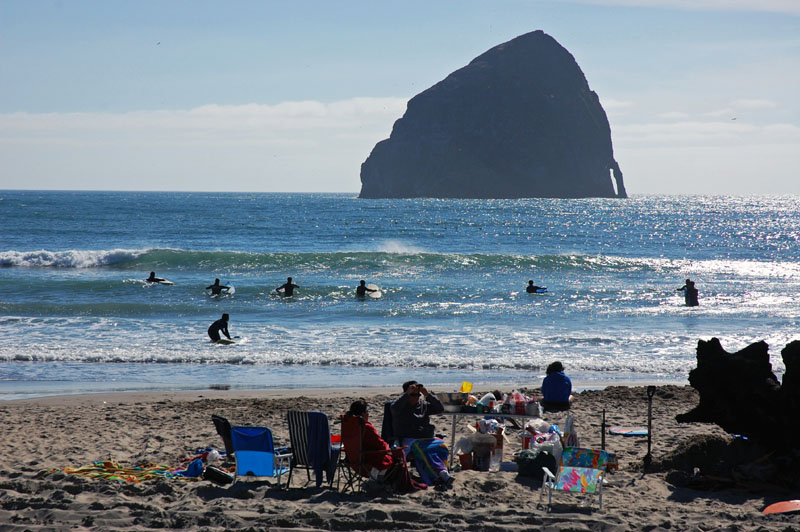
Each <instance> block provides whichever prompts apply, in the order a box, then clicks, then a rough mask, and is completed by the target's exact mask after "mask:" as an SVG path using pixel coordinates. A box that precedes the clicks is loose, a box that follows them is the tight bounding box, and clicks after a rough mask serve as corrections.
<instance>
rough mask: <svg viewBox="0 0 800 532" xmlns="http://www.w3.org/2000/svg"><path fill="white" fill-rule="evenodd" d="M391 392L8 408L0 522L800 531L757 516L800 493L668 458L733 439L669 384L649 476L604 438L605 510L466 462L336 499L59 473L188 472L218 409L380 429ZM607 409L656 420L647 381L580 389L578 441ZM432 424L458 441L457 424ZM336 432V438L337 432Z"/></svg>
mask: <svg viewBox="0 0 800 532" xmlns="http://www.w3.org/2000/svg"><path fill="white" fill-rule="evenodd" d="M490 389H491V388H489V389H487V390H476V391H478V392H481V391H489V390H490ZM433 391H436V390H433ZM528 391H529V392H533V391H534V390H532V389H531V390H528ZM395 394H396V391H395V390H390V389H359V390H314V391H298V390H291V391H288V390H287V391H225V390H207V391H201V392H182V393H149V394H115V395H81V396H65V397H49V398H41V399H34V400H24V401H14V402H8V403H3V404H1V405H0V416H2V420H3V437H2V440H3V443H4V446H3V447H4V451H5V455H6V458H5V460H4V461H3V465H2V466H0V530H119V529H126V530H149V529H163V528H179V529H181V528H182V529H193V530H261V529H265V530H386V529H391V530H409V529H414V530H418V531H427V530H448V531H449V530H522V529H542V530H565V531H566V530H570V531H581V530H592V531H611V530H646V531H653V530H656V531H660V530H670V531H675V530H703V531H711V530H726V531H733V530H765V531H771V530H775V531H778V530H781V531H783V530H796V529H797V528H796V527H797V526H800V522H799V521H798V518H797V516H796V515H792V514H783V515H773V516H764V515H762V514H761V510H762V509H763V508H764V507H765V506H767V505H768V504H770V503H772V502H776V501H781V500H788V499H792V498H796V493H795V494H794V495H793V493H792V492H787V491H782V490H780V489H765V488H763V487H760V488H756V487H752V486H751V487H749V488H748V487H747V484H746V483H736V482H733V481H731V482H726V481H725V479H724V478H723V479H721V478H720V477H719V475H717V476H715V477H713V478H714V479H716V481H715V482H709V481H708V479H707V478H706V479H705V480H706V481H705V482H699V480H700V479H703V471H702V469H703V468H705V467H706V465H705V464H706V462H707V460H706V461H705V462H702V463H701V462H700V461H699V462H698V464H691V463H689V464H684V466H683V470H682V471H674V470H672V468H670V467H664V464H667V463H677V462H676V461H674V460H671V458H674V454H675V452H676V450H678V449H681V448H685V447H686V446H688V445H689V444H690V443H692V442H693V441H700V440H703V439H707V438H717V439H722V440H729V439H730V437H729V436H728V435H726V434H725V433H724V432H723V431H721V430H720V429H719V428H718V427H716V426H713V425H705V424H687V425H679V424H678V423H677V422H676V421H675V419H674V417H675V415H676V414H678V413H681V412H686V411H688V410H689V409H690V408H692V407H693V406H694V405H695V404H696V402H697V394H696V392H695V391H694V390H693V389H691V388H689V387H683V386H660V387H659V388H658V391H657V393H656V396H655V398H654V401H653V427H654V428H653V457H654V467H653V468H652V471H650V472H648V473H646V474H643V472H642V460H643V458H644V456H645V454H646V452H647V443H646V438H643V437H634V438H628V437H620V436H611V435H607V436H606V448H607V449H608V450H609V451H612V452H614V453H616V455H617V457H618V460H619V471H618V472H617V473H616V474H613V475H610V476H609V477H608V484H607V486H606V488H605V491H604V498H603V509H602V511H598V510H597V509H596V504H595V509H594V510H593V511H592V510H590V509H589V508H587V507H586V506H585V505H580V504H579V503H581V501H582V499H581V498H580V497H578V496H574V495H562V496H561V497H557V498H556V499H555V501H556V502H557V504H556V505H555V506H554V508H553V510H552V511H551V512H548V511H547V509H546V508H545V507H544V506H542V505H540V504H539V496H540V483H539V482H538V481H535V480H531V479H530V478H527V477H521V476H519V475H517V473H515V472H511V471H500V472H478V471H471V470H469V471H459V472H456V473H454V475H455V477H456V481H455V485H454V487H453V489H451V490H449V491H436V490H433V489H429V490H426V491H419V492H415V493H412V494H406V495H397V494H387V493H385V492H384V491H382V490H367V491H366V492H365V493H357V494H353V493H340V492H338V491H336V490H335V489H329V488H319V489H318V488H315V487H313V484H312V485H311V487H307V488H304V487H303V482H304V481H305V474H304V473H303V472H302V471H300V474H299V475H297V476H296V477H295V479H294V480H293V483H292V487H291V489H289V490H288V491H279V490H277V489H274V488H273V487H271V486H270V485H269V484H253V483H238V484H236V485H234V486H218V485H215V484H213V483H211V482H209V481H206V480H189V481H187V480H178V479H163V478H162V479H157V480H150V481H144V482H141V483H130V482H120V481H109V480H99V479H89V478H84V477H81V476H75V475H67V474H64V473H63V472H62V471H58V470H61V469H63V468H65V467H79V466H84V465H87V464H90V463H91V462H93V461H98V460H113V461H116V462H118V463H120V464H126V465H137V464H140V463H147V462H152V463H158V464H165V465H168V466H177V465H179V464H180V459H181V458H185V457H191V456H192V455H193V452H194V450H196V449H198V448H205V447H207V446H214V447H217V448H224V446H223V442H222V440H221V439H220V437H219V436H218V435H217V433H216V431H215V429H214V426H213V424H212V423H211V415H212V414H219V415H222V416H224V417H226V418H227V419H229V420H230V421H231V423H233V424H241V425H265V426H268V427H270V428H271V429H272V430H273V433H274V436H275V440H276V445H288V444H289V436H288V429H287V424H286V412H287V411H288V410H290V409H300V410H320V411H322V412H325V413H326V414H328V416H329V417H330V418H331V419H335V418H336V417H337V416H338V415H339V414H340V413H342V412H344V411H345V410H346V409H347V406H348V405H349V404H350V403H351V402H352V401H353V400H354V399H356V398H358V397H365V398H367V400H368V402H369V404H370V408H371V413H372V421H373V423H374V424H375V425H376V426H380V421H381V413H382V407H381V405H382V403H383V402H384V401H386V400H389V399H391V398H393V397H394V396H395ZM604 408H605V410H606V416H607V423H608V426H609V427H611V426H615V425H646V423H647V397H646V391H645V388H643V387H608V388H606V389H604V390H588V391H584V392H581V393H577V394H576V395H575V401H574V406H573V409H572V413H573V415H574V416H575V420H576V428H577V431H578V434H579V437H580V440H581V444H582V445H583V446H591V447H599V446H600V443H601V431H600V421H601V411H602V409H604ZM564 418H565V415H564V414H548V415H546V420H547V421H549V422H551V423H563V421H564ZM433 421H434V423H435V424H436V426H437V432H440V433H443V434H444V435H445V436H446V441H447V442H448V444H449V442H450V435H451V434H450V433H451V429H450V421H449V419H446V418H443V417H434V418H433ZM467 423H469V420H462V421H461V422H460V423H459V426H458V427H457V436H462V435H467V434H468V433H469V431H468V428H467V427H466V425H467ZM332 430H333V432H334V433H336V432H338V429H337V428H336V427H335V426H333V429H332ZM511 434H512V435H513V434H514V432H513V431H512V432H511ZM519 445H520V443H519V441H518V439H517V438H512V439H511V442H510V444H507V445H506V449H505V460H506V461H510V460H511V454H512V452H513V451H514V450H516V449H518V448H519ZM712 460H713V458H712ZM695 467H697V469H695ZM692 480H695V481H696V482H692Z"/></svg>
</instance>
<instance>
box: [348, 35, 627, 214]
mask: <svg viewBox="0 0 800 532" xmlns="http://www.w3.org/2000/svg"><path fill="white" fill-rule="evenodd" d="M612 174H613V179H612V177H611V176H612ZM361 183H362V188H361V194H360V197H362V198H409V197H438V198H527V197H531V198H533V197H538V198H583V197H607V198H611V197H621V198H624V197H627V194H626V192H625V185H624V184H623V179H622V171H621V170H620V168H619V165H618V164H617V162H616V161H615V160H614V152H613V148H612V144H611V129H610V127H609V123H608V118H607V117H606V113H605V111H604V110H603V107H602V106H601V105H600V100H599V98H598V96H597V94H596V93H595V92H594V91H592V90H591V89H590V88H589V84H588V83H587V81H586V78H585V76H584V74H583V72H582V71H581V69H580V67H579V66H578V64H577V63H576V61H575V58H574V57H573V56H572V54H570V53H569V52H568V51H567V50H566V49H565V48H564V47H562V46H561V45H560V44H559V43H558V42H556V40H555V39H553V38H552V37H551V36H549V35H547V34H546V33H544V32H542V31H535V32H532V33H527V34H525V35H521V36H519V37H517V38H515V39H513V40H511V41H509V42H506V43H503V44H500V45H498V46H496V47H494V48H492V49H490V50H489V51H487V52H486V53H484V54H482V55H480V56H478V57H477V58H475V59H473V60H472V62H470V63H469V64H468V65H467V66H465V67H463V68H461V69H459V70H457V71H455V72H453V73H452V74H450V75H449V76H447V77H446V78H445V79H444V80H443V81H440V82H439V83H437V84H436V85H434V86H433V87H431V88H429V89H427V90H426V91H424V92H422V93H420V94H418V95H417V96H415V97H414V98H412V99H411V100H410V101H409V102H408V108H407V110H406V113H405V115H403V117H402V118H400V119H399V120H397V122H395V124H394V128H393V130H392V134H391V136H390V138H389V139H386V140H383V141H381V142H379V143H378V144H377V145H376V146H375V148H374V149H373V150H372V153H371V154H370V155H369V157H368V158H367V160H366V161H365V162H364V163H363V164H362V166H361ZM615 185H616V187H615Z"/></svg>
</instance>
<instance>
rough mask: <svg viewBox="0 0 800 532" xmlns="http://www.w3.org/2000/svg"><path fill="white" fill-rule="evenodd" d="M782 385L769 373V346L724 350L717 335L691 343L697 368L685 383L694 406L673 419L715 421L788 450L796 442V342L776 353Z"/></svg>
mask: <svg viewBox="0 0 800 532" xmlns="http://www.w3.org/2000/svg"><path fill="white" fill-rule="evenodd" d="M781 355H782V356H783V361H784V364H785V366H786V373H785V374H784V378H783V384H782V385H781V383H780V382H779V381H778V378H777V377H776V376H775V374H774V373H773V372H772V364H771V363H770V358H769V346H768V345H767V343H766V342H763V341H762V342H756V343H754V344H751V345H749V346H747V347H745V348H744V349H742V350H740V351H738V352H736V353H729V352H727V351H725V350H724V349H723V348H722V344H721V343H720V341H719V340H718V339H717V338H712V339H711V340H709V341H704V340H700V341H698V343H697V367H696V368H695V369H693V370H692V371H690V372H689V384H691V385H692V387H693V388H695V389H696V390H697V391H698V392H699V394H700V401H699V403H698V405H697V406H696V407H695V408H693V409H692V410H691V411H689V412H687V413H685V414H679V415H678V416H676V420H677V421H678V422H679V423H691V422H701V423H715V424H717V425H718V426H719V427H720V428H722V429H723V430H725V431H726V432H727V433H729V434H734V435H741V436H745V437H747V438H748V439H751V440H754V441H757V442H759V443H761V444H763V445H765V446H767V447H769V448H771V449H792V448H794V447H796V445H797V442H798V441H800V440H799V439H800V425H798V423H797V420H798V419H800V342H797V341H795V342H792V343H790V344H789V345H787V346H786V347H785V348H784V349H783V350H782V351H781Z"/></svg>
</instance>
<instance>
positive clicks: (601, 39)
mask: <svg viewBox="0 0 800 532" xmlns="http://www.w3.org/2000/svg"><path fill="white" fill-rule="evenodd" d="M535 30H543V31H544V32H545V33H547V34H549V35H551V36H553V37H554V38H555V39H556V40H557V41H558V42H559V43H561V45H563V46H564V47H565V48H566V49H567V50H569V52H570V53H572V55H573V56H574V57H575V59H576V60H577V62H578V64H579V66H580V67H581V69H582V70H583V72H584V74H585V75H586V78H587V80H588V82H589V86H590V87H591V88H592V90H594V91H595V92H597V94H598V96H599V97H600V101H601V103H602V105H603V107H604V109H605V110H606V113H607V114H608V117H609V122H610V124H611V135H612V141H613V145H614V151H615V158H616V159H617V161H618V162H619V164H620V166H621V168H622V171H623V173H624V176H625V185H626V188H627V190H628V193H629V194H630V195H632V196H636V195H647V194H670V195H674V194H692V195H704V194H717V195H719V194H722V195H752V194H757V195H782V194H798V193H800V179H798V169H800V150H798V149H797V146H798V145H800V103H798V102H797V98H796V94H798V93H800V68H799V67H800V3H798V2H792V1H788V0H769V1H756V0H736V1H731V2H725V3H720V2H718V1H716V0H698V1H695V2H687V1H685V0H575V1H561V2H555V1H522V0H519V1H513V0H500V1H498V2H493V3H490V4H487V3H482V2H471V1H468V2H456V1H454V0H448V1H442V2H436V3H433V4H429V3H425V2H420V1H416V0H415V1H411V2H408V3H406V4H404V5H403V8H402V11H400V10H398V9H397V7H396V6H392V5H388V4H387V5H383V4H375V5H373V4H372V3H367V2H363V1H354V2H349V3H346V4H344V5H338V4H327V3H317V2H307V1H303V2H294V3H278V2H255V1H243V2H237V3H235V4H232V5H225V6H223V5H221V4H218V3H216V2H210V1H199V2H189V1H175V2H169V3H166V4H162V3H158V2H154V1H142V2H137V3H134V4H128V3H124V2H118V1H112V2H101V1H99V0H82V1H75V2H69V3H63V4H58V3H56V4H47V5H45V4H43V3H38V2H37V3H33V2H25V1H21V0H4V1H2V2H0V50H2V51H3V61H2V62H0V79H3V82H2V83H0V160H2V161H3V164H2V167H1V168H0V189H6V190H129V191H158V190H164V191H178V192H181V191H187V192H189V191H197V192H202V191H218V192H225V191H230V192H287V193H290V192H296V193H303V192H309V193H326V192H331V193H333V192H339V193H344V194H350V193H352V194H357V193H358V192H359V190H360V185H361V184H360V179H359V173H360V166H361V163H362V162H364V160H365V159H366V158H367V156H368V155H369V153H370V151H371V150H372V148H373V147H374V145H375V144H376V143H377V142H379V141H381V140H383V139H385V138H388V136H389V133H390V132H391V128H392V125H393V124H394V122H395V120H397V119H398V118H400V117H401V116H402V115H403V113H404V112H405V106H406V102H407V101H408V100H409V99H410V98H411V97H413V96H414V95H416V94H418V93H419V92H421V91H423V90H425V89H427V88H428V87H430V86H432V85H433V84H435V83H437V82H438V81H440V80H442V79H444V78H445V77H446V76H447V75H448V74H450V73H451V72H453V71H454V70H457V69H458V68H461V67H462V66H464V65H466V64H467V63H468V62H469V61H471V60H472V59H473V58H475V57H477V56H478V55H480V54H482V53H483V52H485V51H486V50H488V49H490V48H492V47H494V46H496V45H498V44H501V43H503V42H506V41H508V40H511V39H513V38H514V37H517V36H519V35H522V34H524V33H528V32H531V31H535Z"/></svg>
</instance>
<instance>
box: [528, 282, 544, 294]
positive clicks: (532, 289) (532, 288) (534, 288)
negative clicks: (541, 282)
mask: <svg viewBox="0 0 800 532" xmlns="http://www.w3.org/2000/svg"><path fill="white" fill-rule="evenodd" d="M543 288H544V287H543V286H536V285H532V284H529V285H528V287H527V288H526V289H525V291H526V292H528V293H529V294H535V293H536V291H537V290H542V289H543Z"/></svg>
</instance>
